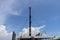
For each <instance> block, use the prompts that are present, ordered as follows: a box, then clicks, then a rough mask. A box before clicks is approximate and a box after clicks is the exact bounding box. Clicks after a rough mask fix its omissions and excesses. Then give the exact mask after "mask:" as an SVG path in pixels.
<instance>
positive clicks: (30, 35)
mask: <svg viewBox="0 0 60 40" xmlns="http://www.w3.org/2000/svg"><path fill="white" fill-rule="evenodd" d="M29 36H31V6H30V7H29Z"/></svg>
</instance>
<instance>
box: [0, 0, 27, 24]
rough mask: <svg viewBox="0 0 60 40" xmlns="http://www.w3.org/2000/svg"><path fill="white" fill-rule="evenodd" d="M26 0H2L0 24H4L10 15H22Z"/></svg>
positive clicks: (0, 4) (0, 0) (0, 1)
mask: <svg viewBox="0 0 60 40" xmlns="http://www.w3.org/2000/svg"><path fill="white" fill-rule="evenodd" d="M25 4H26V0H25V1H24V0H22V1H21V0H0V25H1V24H4V22H5V21H6V19H7V18H8V15H20V14H21V11H22V9H23V7H24V6H25Z"/></svg>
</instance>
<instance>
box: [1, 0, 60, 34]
mask: <svg viewBox="0 0 60 40" xmlns="http://www.w3.org/2000/svg"><path fill="white" fill-rule="evenodd" d="M0 1H1V0H0ZM2 1H3V2H2ZM2 1H1V3H2V4H1V3H0V5H3V6H4V4H3V3H4V2H5V1H4V0H2ZM9 1H10V0H8V3H9V5H8V4H7V6H6V7H8V8H4V7H3V6H2V8H3V9H2V12H1V13H0V14H1V15H4V16H3V18H4V17H5V18H4V19H3V21H1V23H0V24H1V25H2V24H3V25H5V26H7V28H6V29H7V31H8V32H12V31H13V30H15V31H16V33H17V34H18V33H19V32H20V31H22V29H23V28H25V27H26V28H27V27H28V18H29V9H28V8H29V6H31V8H32V26H33V27H39V26H42V25H46V27H45V28H44V29H43V30H46V32H47V33H48V34H51V35H52V34H53V35H60V31H59V30H60V0H15V1H14V0H13V1H11V2H9ZM0 8H1V7H0ZM4 9H5V10H8V11H6V12H5V10H4ZM3 10H4V11H3ZM3 12H4V13H3ZM1 17H2V16H1Z"/></svg>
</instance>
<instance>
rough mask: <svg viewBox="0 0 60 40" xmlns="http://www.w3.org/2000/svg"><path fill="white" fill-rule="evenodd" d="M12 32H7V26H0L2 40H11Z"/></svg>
mask: <svg viewBox="0 0 60 40" xmlns="http://www.w3.org/2000/svg"><path fill="white" fill-rule="evenodd" d="M11 38H12V32H10V33H8V32H7V30H6V26H4V25H1V26H0V40H11Z"/></svg>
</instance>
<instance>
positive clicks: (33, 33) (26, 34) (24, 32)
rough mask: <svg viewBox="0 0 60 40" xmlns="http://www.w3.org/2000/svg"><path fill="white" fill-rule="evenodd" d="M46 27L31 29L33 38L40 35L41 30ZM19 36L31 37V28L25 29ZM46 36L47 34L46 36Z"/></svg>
mask: <svg viewBox="0 0 60 40" xmlns="http://www.w3.org/2000/svg"><path fill="white" fill-rule="evenodd" d="M44 27H45V25H43V26H40V27H31V31H32V32H31V33H32V36H35V35H36V34H38V33H40V30H41V29H42V28H44ZM19 35H20V36H21V35H22V36H28V35H29V28H23V31H22V32H20V33H19ZM44 35H45V34H44Z"/></svg>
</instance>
